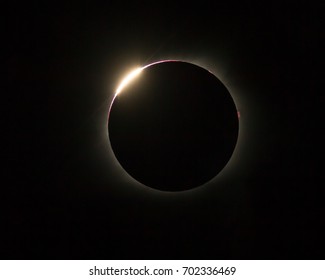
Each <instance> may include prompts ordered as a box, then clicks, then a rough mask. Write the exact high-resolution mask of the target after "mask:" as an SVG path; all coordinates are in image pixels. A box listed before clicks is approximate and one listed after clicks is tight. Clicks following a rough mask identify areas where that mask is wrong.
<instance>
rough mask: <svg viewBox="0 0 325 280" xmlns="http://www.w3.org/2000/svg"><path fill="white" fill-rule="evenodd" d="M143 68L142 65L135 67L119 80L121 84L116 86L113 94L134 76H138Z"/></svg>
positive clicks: (118, 91)
mask: <svg viewBox="0 0 325 280" xmlns="http://www.w3.org/2000/svg"><path fill="white" fill-rule="evenodd" d="M142 70H143V67H139V68H136V69H135V70H133V71H131V73H129V74H128V75H127V76H126V77H125V78H124V79H123V80H122V82H121V84H120V85H119V86H118V88H117V90H116V92H115V95H118V94H119V93H120V92H121V91H122V90H123V88H124V87H125V86H127V84H128V83H129V82H130V81H131V80H133V79H134V78H135V77H136V76H138V75H139V74H140V73H141V71H142Z"/></svg>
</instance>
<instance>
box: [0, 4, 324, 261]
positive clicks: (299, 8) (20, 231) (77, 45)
mask: <svg viewBox="0 0 325 280" xmlns="http://www.w3.org/2000/svg"><path fill="white" fill-rule="evenodd" d="M211 2H212V1H211ZM260 2H261V3H254V2H250V3H245V4H241V5H239V6H238V5H235V4H233V5H231V4H223V3H221V2H220V3H219V2H218V1H213V2H212V3H213V4H210V5H207V4H204V5H203V4H197V5H193V6H190V4H188V3H186V5H185V4H175V3H172V4H170V5H169V4H168V3H165V1H161V2H160V1H158V2H151V4H148V5H144V4H143V5H141V6H140V5H133V4H126V3H124V2H123V3H122V2H121V3H120V4H115V3H113V2H109V1H107V4H105V5H104V6H100V5H98V6H96V5H95V4H93V3H92V2H91V1H89V2H88V3H86V2H83V3H79V4H78V5H77V6H75V5H72V4H71V5H69V4H66V5H63V6H59V5H55V4H54V5H52V6H51V5H49V4H47V3H39V4H35V3H26V4H24V5H21V3H19V2H18V3H13V4H12V5H11V6H10V7H9V13H8V24H7V26H8V28H9V31H10V36H9V38H8V39H7V45H8V55H7V58H8V64H7V65H8V66H7V67H8V70H7V72H8V84H9V86H8V91H9V93H8V95H7V96H8V101H9V103H8V105H6V104H5V105H3V108H4V112H5V119H4V120H5V123H6V126H8V128H7V127H6V126H5V130H4V135H3V136H4V138H5V141H8V142H6V144H5V146H4V147H5V148H4V150H5V151H4V156H3V159H4V171H5V176H4V177H3V183H2V184H1V185H2V189H3V190H4V193H5V196H4V197H5V199H6V202H5V204H4V205H5V212H4V213H5V218H6V219H7V221H8V222H9V223H8V226H6V227H5V228H4V231H5V234H7V238H5V239H4V242H3V243H4V246H5V249H4V250H1V256H2V258H3V259H165V258H167V259H179V258H180V259H288V258H289V259H317V258H322V259H324V247H323V246H322V244H321V240H322V238H321V236H323V235H324V212H325V211H324V187H323V181H324V180H323V179H324V175H323V174H322V173H323V170H324V162H323V147H322V146H323V141H324V136H323V131H322V128H323V123H322V120H323V115H322V110H323V108H324V106H323V105H324V95H323V88H324V81H323V77H321V74H322V73H323V68H322V67H321V65H322V55H323V54H322V53H321V50H322V49H324V44H323V41H324V36H323V35H324V33H323V32H324V31H323V29H324V28H323V26H322V24H323V20H322V16H321V10H322V8H324V5H323V4H315V3H317V2H315V3H312V1H308V2H307V1H296V2H294V4H292V5H289V4H285V3H282V4H280V5H277V4H275V3H274V2H273V1H269V3H264V2H262V1H260ZM322 36H323V37H322ZM161 59H182V60H185V61H189V62H193V63H196V64H198V65H201V66H203V67H207V68H208V69H210V70H211V71H212V72H213V73H214V74H215V75H217V76H218V78H219V79H220V80H221V81H222V82H223V83H224V84H225V85H226V86H227V88H228V89H229V90H230V92H231V94H232V96H233V98H234V100H235V102H236V105H237V107H238V109H239V111H240V113H241V119H240V137H239V141H238V145H237V149H236V152H235V155H234V159H233V161H232V163H231V164H230V165H229V168H228V169H227V170H226V171H225V173H224V174H223V175H222V176H220V177H218V179H216V181H214V182H212V183H211V184H209V185H207V186H204V187H202V188H199V189H195V190H193V191H190V192H184V193H175V194H172V193H163V192H158V191H154V190H151V189H148V188H145V187H143V186H141V185H140V184H138V183H136V182H134V181H133V180H131V179H130V178H129V177H127V176H126V174H125V172H124V171H123V170H121V169H120V167H119V165H118V164H117V163H116V161H115V159H114V157H113V156H112V153H111V151H110V149H109V144H108V138H107V113H108V108H109V104H110V102H111V100H112V98H113V95H114V91H115V89H116V88H117V86H118V83H119V81H120V80H121V79H122V77H123V76H124V75H125V74H126V73H127V72H128V71H129V70H130V69H132V68H133V67H135V66H141V65H146V64H148V63H152V62H155V61H158V60H161ZM6 99H7V98H6ZM7 194H8V195H7Z"/></svg>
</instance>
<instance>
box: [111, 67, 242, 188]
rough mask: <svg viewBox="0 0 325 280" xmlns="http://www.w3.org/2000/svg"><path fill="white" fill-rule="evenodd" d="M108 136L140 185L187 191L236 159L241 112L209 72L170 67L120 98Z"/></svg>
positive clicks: (143, 76) (147, 75)
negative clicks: (239, 113) (238, 113)
mask: <svg viewBox="0 0 325 280" xmlns="http://www.w3.org/2000/svg"><path fill="white" fill-rule="evenodd" d="M108 130H109V139H110V142H111V146H112V149H113V152H114V154H115V156H116V158H117V160H118V161H119V163H120V164H121V166H122V167H123V168H124V169H125V170H126V171H127V173H129V174H130V175H131V176H132V177H133V178H134V179H136V180H137V181H139V182H141V183H142V184H144V185H146V186H149V187H151V188H154V189H159V190H163V191H184V190H189V189H192V188H195V187H198V186H200V185H203V184H205V183H207V182H208V181H210V180H211V179H213V178H214V177H215V176H216V175H217V174H218V173H219V172H220V171H221V170H222V169H223V168H224V167H225V165H226V164H227V162H228V161H229V159H230V158H231V155H232V153H233V151H234V148H235V145H236V142H237V137H238V117H237V109H236V106H235V104H234V101H233V99H232V97H231V95H230V94H229V92H228V90H227V89H226V87H225V86H224V85H223V84H222V83H221V82H220V80H218V79H217V78H216V77H215V76H214V75H213V74H211V73H210V72H209V71H207V70H205V69H203V68H201V67H199V66H197V65H194V64H191V63H187V62H181V61H165V62H160V63H156V64H153V65H150V66H148V67H146V68H144V69H143V71H142V72H141V73H140V75H139V76H137V77H136V78H135V79H133V80H132V81H130V83H129V84H128V85H127V86H126V87H125V88H124V89H123V90H122V91H121V92H120V93H119V94H118V95H117V96H116V98H115V99H114V101H113V104H112V106H111V109H110V112H109V121H108Z"/></svg>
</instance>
